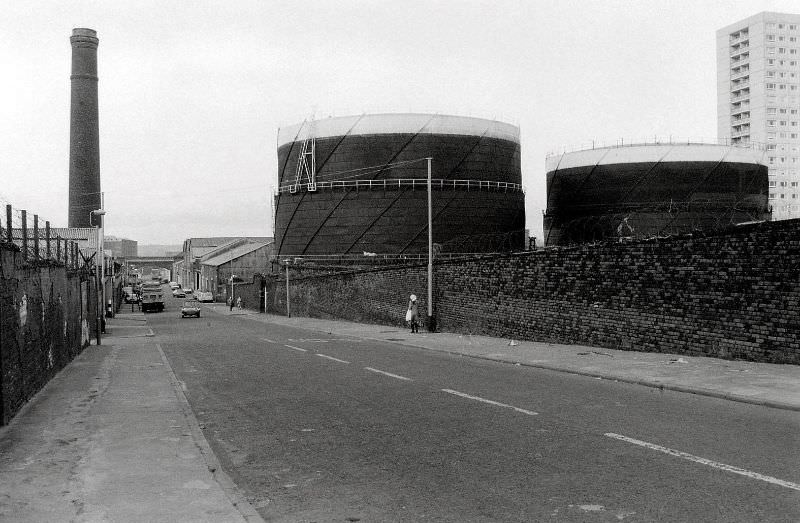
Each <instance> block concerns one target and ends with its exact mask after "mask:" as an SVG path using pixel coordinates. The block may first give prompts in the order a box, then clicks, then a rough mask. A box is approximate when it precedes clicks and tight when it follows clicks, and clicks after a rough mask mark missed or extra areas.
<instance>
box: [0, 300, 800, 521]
mask: <svg viewBox="0 0 800 523" xmlns="http://www.w3.org/2000/svg"><path fill="white" fill-rule="evenodd" d="M204 308H206V309H210V310H211V311H213V312H215V313H218V314H224V315H236V316H241V317H243V319H246V320H251V321H257V322H264V323H271V324H279V325H286V326H292V327H300V328H304V329H311V330H313V331H318V332H324V333H328V334H331V335H336V336H351V337H355V338H360V339H370V340H378V341H384V342H389V343H396V344H401V345H407V346H412V347H417V348H420V349H425V350H433V351H440V352H446V353H450V354H456V355H461V356H463V357H470V358H479V359H484V360H492V361H499V362H504V363H508V364H513V365H525V366H531V367H538V368H543V369H549V370H553V371H559V372H568V373H572V374H580V375H585V376H590V377H593V378H599V379H609V380H616V381H620V382H628V383H635V384H639V385H643V386H647V387H656V388H660V389H666V390H674V391H680V392H686V393H692V394H700V395H705V396H711V397H715V398H723V399H726V400H731V401H738V402H743V403H750V404H755V405H761V406H764V407H767V408H778V409H787V410H793V411H800V366H796V365H776V364H769V363H753V362H745V361H728V360H720V359H716V358H703V357H692V356H683V355H672V354H663V353H643V352H634V351H621V350H613V349H600V348H597V347H588V346H578V345H559V344H552V343H537V342H528V341H519V340H510V339H502V338H491V337H487V336H470V335H461V334H453V333H445V332H437V333H428V332H424V331H422V332H420V333H417V334H412V333H410V332H409V331H408V330H407V329H405V328H399V327H391V326H385V325H368V324H361V323H352V322H346V321H339V320H324V319H316V318H303V317H292V318H287V317H285V316H275V315H270V314H259V313H257V312H254V311H249V310H237V309H234V310H233V311H231V310H229V309H228V307H226V306H224V305H221V304H211V305H204ZM0 478H3V480H2V481H0V521H6V520H8V521H20V522H29V521H30V522H39V521H67V520H69V521H76V522H94V521H125V522H128V521H142V522H144V521H147V522H159V521H165V522H166V521H169V522H181V521H186V522H189V521H191V522H203V521H209V522H211V521H214V522H227V521H231V522H242V521H246V522H260V521H263V520H262V518H261V517H260V516H259V515H258V513H257V512H256V511H255V509H254V508H253V507H252V506H251V505H250V504H249V503H248V502H247V500H246V498H245V496H244V494H243V493H242V492H240V491H239V490H238V488H237V487H236V486H235V485H234V484H233V482H232V481H231V480H230V478H229V477H228V476H227V474H225V472H224V471H222V469H221V468H220V465H219V462H218V461H217V458H216V457H215V456H214V453H213V452H212V451H211V447H210V446H209V444H208V442H207V441H206V439H205V437H204V435H203V432H202V427H201V426H200V425H199V423H198V421H197V419H196V418H195V417H194V414H193V413H192V410H191V408H190V407H189V403H188V402H187V400H186V396H185V395H184V390H183V384H182V383H181V382H180V381H178V379H177V378H176V377H175V374H174V373H173V371H172V368H171V367H170V364H169V362H168V361H167V359H166V357H165V356H164V353H163V351H162V350H161V347H160V346H159V344H158V340H157V337H155V336H154V333H153V331H152V330H151V329H150V328H149V327H148V326H147V323H146V321H145V317H144V314H142V313H125V312H121V313H120V314H118V315H117V316H116V317H115V318H113V319H111V320H109V321H108V324H107V334H106V336H105V337H104V338H103V340H102V344H101V345H99V346H98V345H94V344H93V345H91V346H90V347H88V348H87V349H86V350H84V352H83V353H81V354H80V355H79V356H78V357H77V358H75V360H73V362H72V363H71V364H70V365H68V366H67V367H66V368H65V369H63V370H62V371H61V372H60V373H59V374H58V375H57V376H56V377H55V378H54V379H53V380H51V381H50V383H48V384H47V386H45V388H44V389H42V390H41V391H40V392H39V393H38V394H37V395H36V396H35V397H34V398H33V399H32V400H31V401H30V402H29V403H28V404H27V405H26V406H25V407H23V409H22V410H21V411H20V412H19V413H18V414H17V416H16V417H15V418H14V419H13V420H12V421H11V423H10V424H9V425H7V426H5V427H2V428H0Z"/></svg>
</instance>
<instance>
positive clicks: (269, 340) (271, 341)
mask: <svg viewBox="0 0 800 523" xmlns="http://www.w3.org/2000/svg"><path fill="white" fill-rule="evenodd" d="M261 339H262V340H263V341H266V342H269V343H278V342H277V341H273V340H271V339H269V338H261Z"/></svg>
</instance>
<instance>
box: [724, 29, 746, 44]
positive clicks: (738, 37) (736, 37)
mask: <svg viewBox="0 0 800 523" xmlns="http://www.w3.org/2000/svg"><path fill="white" fill-rule="evenodd" d="M748 38H750V31H739V32H737V33H733V34H732V35H730V37H729V38H728V40H729V42H730V43H731V44H735V43H736V42H741V41H742V40H746V39H748Z"/></svg>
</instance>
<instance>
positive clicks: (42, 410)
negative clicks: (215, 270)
mask: <svg viewBox="0 0 800 523" xmlns="http://www.w3.org/2000/svg"><path fill="white" fill-rule="evenodd" d="M140 320H143V315H141V314H140V315H138V316H136V317H135V315H129V316H127V317H126V315H118V316H117V318H114V319H111V320H109V322H108V329H107V330H108V334H107V335H106V336H105V337H104V338H103V339H102V345H100V346H97V345H92V346H90V347H88V348H87V349H86V350H85V351H84V352H83V353H82V354H80V355H79V356H78V357H77V358H76V359H75V360H74V361H73V362H72V363H71V364H70V365H69V366H67V367H66V368H65V369H64V370H63V371H62V372H61V373H59V374H58V375H57V376H56V377H55V378H54V379H53V380H52V381H51V382H50V383H49V384H48V385H47V386H46V387H45V388H44V389H43V390H42V391H40V393H39V394H37V395H36V397H35V398H34V399H33V400H32V401H31V402H30V403H29V404H28V405H27V406H26V407H25V408H24V409H23V410H22V412H20V413H19V414H18V415H17V416H16V417H15V418H14V420H12V422H11V423H10V424H9V425H8V426H7V427H4V428H3V429H2V430H0V477H2V478H3V481H2V482H1V483H0V520H7V521H23V522H26V521H30V522H40V521H142V522H144V521H147V522H152V521H165V522H166V521H170V522H174V521H186V522H190V521H191V522H195V521H208V522H217V521H225V522H228V521H230V522H237V521H238V522H241V521H262V520H261V518H260V516H258V514H257V513H256V512H255V510H254V509H253V508H252V507H250V505H249V504H248V503H247V502H246V501H245V500H244V498H243V497H242V496H240V495H239V494H238V492H237V491H236V489H235V487H234V485H233V483H232V482H231V481H230V479H229V478H227V476H226V475H225V474H224V473H223V472H222V471H221V469H220V468H219V465H218V463H217V461H216V458H215V457H214V455H213V453H212V452H211V449H210V447H209V446H208V443H207V442H206V440H205V438H204V437H203V435H202V432H201V431H200V429H199V427H198V424H197V420H196V419H195V418H194V415H193V414H192V412H191V409H190V408H189V405H188V403H187V402H186V398H185V396H183V392H182V390H181V387H180V384H179V383H178V381H177V379H176V378H175V376H174V374H173V373H172V369H171V368H170V366H169V363H168V361H167V360H166V358H165V357H164V354H163V352H162V351H161V348H160V347H159V346H158V345H157V344H156V343H154V342H153V339H152V331H150V333H149V334H148V333H147V332H145V331H144V330H143V329H141V325H138V326H137V325H135V323H137V322H138V323H141V321H140Z"/></svg>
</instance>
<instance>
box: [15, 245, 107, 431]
mask: <svg viewBox="0 0 800 523" xmlns="http://www.w3.org/2000/svg"><path fill="white" fill-rule="evenodd" d="M94 296H96V294H95V290H94V289H93V285H91V279H89V277H87V276H86V275H82V274H81V273H80V272H79V271H74V270H71V269H70V270H68V269H67V268H66V267H65V266H64V265H63V264H59V263H55V262H51V261H48V262H39V263H35V264H34V263H30V262H25V261H24V260H23V258H22V255H21V253H20V252H19V249H18V248H16V247H13V246H9V245H8V244H0V425H4V424H6V423H8V421H10V420H11V418H13V417H14V415H15V414H16V413H17V412H19V410H20V408H22V406H23V405H24V404H25V403H26V402H27V401H28V400H29V399H30V398H32V397H33V396H34V395H35V394H36V393H37V392H38V391H39V390H41V389H42V387H44V386H45V385H46V384H47V382H48V381H50V380H51V379H52V378H53V377H54V376H55V375H56V374H57V373H58V372H59V371H60V370H61V369H62V368H64V367H65V366H67V364H69V362H70V361H72V359H73V358H75V356H77V355H78V354H80V353H81V352H82V351H83V349H84V348H85V347H86V346H88V344H89V336H90V333H91V332H93V331H94V329H93V327H94V325H92V323H93V321H92V320H87V318H94V317H95V316H94V314H95V312H94V311H95V307H96V305H95V304H96V300H95V299H94Z"/></svg>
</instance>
